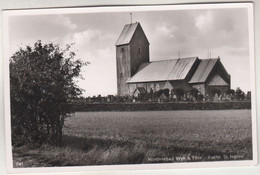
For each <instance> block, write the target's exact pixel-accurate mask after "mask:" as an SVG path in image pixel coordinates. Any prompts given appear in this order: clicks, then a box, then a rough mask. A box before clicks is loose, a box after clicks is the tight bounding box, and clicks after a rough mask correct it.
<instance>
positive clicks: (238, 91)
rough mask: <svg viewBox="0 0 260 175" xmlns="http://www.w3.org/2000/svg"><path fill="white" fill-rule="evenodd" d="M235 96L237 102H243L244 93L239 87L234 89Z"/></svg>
mask: <svg viewBox="0 0 260 175" xmlns="http://www.w3.org/2000/svg"><path fill="white" fill-rule="evenodd" d="M235 95H236V99H237V100H244V98H245V93H244V92H243V91H242V90H241V89H240V88H239V87H238V88H237V89H236V92H235Z"/></svg>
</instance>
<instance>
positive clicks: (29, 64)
mask: <svg viewBox="0 0 260 175" xmlns="http://www.w3.org/2000/svg"><path fill="white" fill-rule="evenodd" d="M70 47H71V45H67V46H66V48H65V50H61V49H60V47H59V46H58V45H54V44H45V45H43V44H42V43H41V41H38V42H36V43H35V44H34V47H33V48H32V47H30V46H27V47H26V48H20V49H19V50H18V51H17V52H16V53H14V55H13V56H12V57H11V59H10V63H9V66H10V93H11V94H10V95H11V129H12V138H13V140H12V141H13V144H15V143H16V142H17V139H18V138H21V139H24V141H25V142H28V141H29V142H33V143H43V142H51V143H55V144H61V141H62V128H63V125H64V119H65V117H67V116H69V114H70V113H72V112H73V108H72V107H71V105H70V103H71V102H72V101H73V99H76V98H77V97H78V96H79V95H80V94H81V89H79V88H78V87H77V86H76V84H75V82H74V78H77V77H80V70H81V67H82V66H83V65H85V63H83V62H81V61H80V60H78V59H74V57H75V53H74V52H70V51H69V50H70Z"/></svg>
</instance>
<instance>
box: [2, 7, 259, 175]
mask: <svg viewBox="0 0 260 175" xmlns="http://www.w3.org/2000/svg"><path fill="white" fill-rule="evenodd" d="M220 8H221V9H223V8H247V10H248V26H249V53H250V69H251V70H250V73H251V77H250V78H251V93H252V95H251V96H252V138H253V160H249V161H214V162H191V163H168V164H166V163H161V164H145V165H144V164H139V165H102V166H80V167H79V166H77V167H58V168H56V167H55V168H54V167H46V168H13V166H12V165H13V162H12V147H11V124H10V87H9V58H8V52H7V51H9V38H8V36H9V29H8V18H9V17H10V16H16V15H19V16H20V15H42V14H73V13H74V14H76V13H77V14H78V13H99V12H130V11H131V12H134V11H164V10H191V9H220ZM2 15H3V28H2V30H3V33H2V36H3V46H4V50H3V53H4V60H3V66H4V68H3V72H4V112H5V132H6V164H7V170H8V172H10V173H29V172H30V173H39V172H76V171H77V172H79V171H116V170H117V171H120V170H121V171H122V170H151V169H173V168H201V167H207V168H208V167H233V166H250V165H256V164H257V140H256V138H257V137H256V134H257V133H256V103H255V102H256V98H255V95H256V93H255V60H254V22H253V4H252V3H227V4H202V5H201V4H191V5H159V6H114V7H86V8H83V7H81V8H59V9H31V10H8V11H3V13H2Z"/></svg>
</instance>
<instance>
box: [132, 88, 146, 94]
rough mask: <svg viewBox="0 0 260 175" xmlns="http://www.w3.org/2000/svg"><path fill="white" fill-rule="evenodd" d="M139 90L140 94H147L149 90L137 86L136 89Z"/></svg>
mask: <svg viewBox="0 0 260 175" xmlns="http://www.w3.org/2000/svg"><path fill="white" fill-rule="evenodd" d="M137 90H138V91H139V93H140V94H147V91H146V90H145V88H144V87H137V88H136V89H135V91H137Z"/></svg>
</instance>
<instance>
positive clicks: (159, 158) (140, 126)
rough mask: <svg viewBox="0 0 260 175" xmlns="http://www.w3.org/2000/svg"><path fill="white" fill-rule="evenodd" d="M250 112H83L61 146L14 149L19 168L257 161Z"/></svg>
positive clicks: (69, 127)
mask: <svg viewBox="0 0 260 175" xmlns="http://www.w3.org/2000/svg"><path fill="white" fill-rule="evenodd" d="M251 131H252V129H251V110H216V111H212V110H211V111H152V112H151V111H150V112H149V111H144V112H79V113H75V116H74V117H71V118H68V119H67V120H66V127H65V128H64V144H63V146H62V147H54V146H51V145H42V146H41V147H40V148H39V147H38V148H35V147H31V146H28V145H25V146H22V147H19V148H16V147H15V148H14V149H13V157H14V161H13V162H14V167H20V166H22V167H41V166H44V167H46V166H82V165H109V164H136V163H161V162H163V163H166V162H194V161H220V160H250V159H252V133H251Z"/></svg>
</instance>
